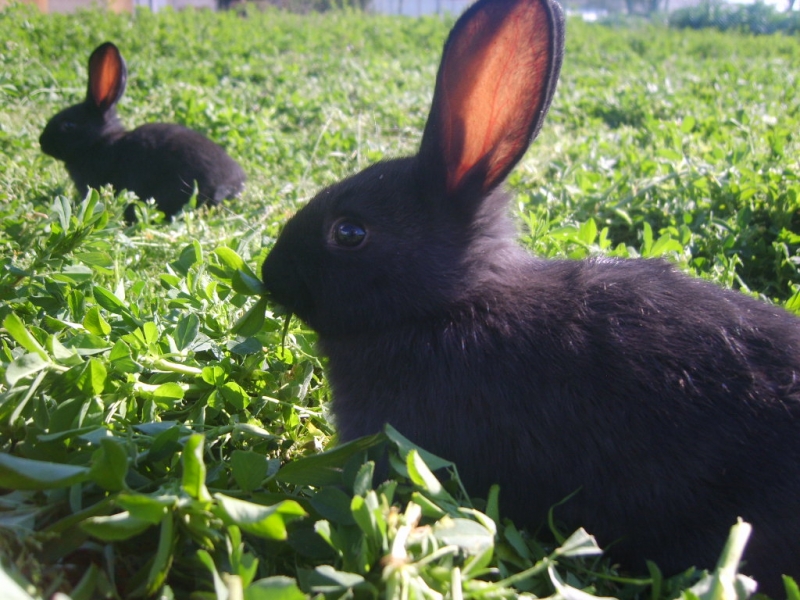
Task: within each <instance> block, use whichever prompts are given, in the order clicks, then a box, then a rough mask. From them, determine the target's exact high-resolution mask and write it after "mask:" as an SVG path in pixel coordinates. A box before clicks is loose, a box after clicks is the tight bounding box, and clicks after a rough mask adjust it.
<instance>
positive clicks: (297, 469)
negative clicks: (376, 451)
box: [275, 433, 386, 486]
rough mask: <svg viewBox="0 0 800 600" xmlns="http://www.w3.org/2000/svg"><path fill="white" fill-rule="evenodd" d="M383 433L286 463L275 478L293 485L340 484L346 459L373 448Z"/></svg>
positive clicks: (378, 442)
mask: <svg viewBox="0 0 800 600" xmlns="http://www.w3.org/2000/svg"><path fill="white" fill-rule="evenodd" d="M385 439H386V438H385V436H384V435H383V434H380V433H378V434H375V435H371V436H368V437H363V438H359V439H357V440H353V441H352V442H347V443H346V444H342V445H341V446H338V447H336V448H334V449H333V450H329V451H327V452H321V453H320V454H312V455H310V456H305V457H303V458H300V459H297V460H294V461H292V462H289V463H286V464H285V465H284V466H283V468H281V470H280V471H278V473H277V475H275V479H276V480H278V481H281V482H283V483H291V484H294V485H313V486H324V485H341V483H342V469H343V468H344V465H345V464H346V463H347V461H348V459H349V458H350V457H351V456H353V455H354V454H356V453H358V452H363V451H364V450H367V449H368V448H373V447H375V446H377V445H378V444H380V443H381V442H383V441H384V440H385Z"/></svg>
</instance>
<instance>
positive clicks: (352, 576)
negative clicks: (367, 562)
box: [298, 565, 378, 597]
mask: <svg viewBox="0 0 800 600" xmlns="http://www.w3.org/2000/svg"><path fill="white" fill-rule="evenodd" d="M298 574H299V575H300V582H301V585H302V587H303V589H307V590H311V591H312V592H314V593H318V594H325V595H326V596H327V595H329V594H330V595H331V596H332V597H339V596H340V595H341V594H342V593H345V592H349V591H350V590H358V591H362V592H364V593H366V594H369V595H371V596H377V593H378V590H376V589H375V587H374V586H373V585H372V584H371V583H369V582H368V581H367V580H366V579H364V577H362V576H361V575H358V574H357V573H347V572H344V571H337V570H336V569H334V568H333V567H331V566H329V565H323V566H321V567H317V568H316V569H314V570H313V571H309V570H306V569H299V570H298Z"/></svg>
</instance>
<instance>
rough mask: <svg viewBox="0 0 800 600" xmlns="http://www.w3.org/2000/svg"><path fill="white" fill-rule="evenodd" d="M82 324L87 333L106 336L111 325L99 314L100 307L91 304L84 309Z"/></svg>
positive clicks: (109, 331)
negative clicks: (88, 307)
mask: <svg viewBox="0 0 800 600" xmlns="http://www.w3.org/2000/svg"><path fill="white" fill-rule="evenodd" d="M83 326H84V327H85V328H86V330H87V331H88V332H89V333H93V334H94V335H98V336H107V335H108V334H109V333H111V325H109V324H108V322H107V321H106V320H105V319H104V318H103V317H102V316H101V315H100V309H99V308H98V307H96V306H93V307H92V308H90V309H89V310H88V311H86V316H85V317H84V318H83Z"/></svg>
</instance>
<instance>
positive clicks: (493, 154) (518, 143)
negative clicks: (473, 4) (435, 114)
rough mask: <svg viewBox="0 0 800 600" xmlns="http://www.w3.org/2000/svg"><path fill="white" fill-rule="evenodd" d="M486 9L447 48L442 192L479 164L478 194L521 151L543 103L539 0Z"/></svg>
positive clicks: (544, 49) (545, 71)
mask: <svg viewBox="0 0 800 600" xmlns="http://www.w3.org/2000/svg"><path fill="white" fill-rule="evenodd" d="M507 4H509V2H508V0H498V1H496V2H494V3H491V2H489V3H486V6H485V8H484V10H482V11H480V12H478V13H476V14H475V15H474V16H473V18H472V19H471V20H470V21H468V22H467V23H465V24H464V25H465V26H464V28H463V30H462V31H460V32H458V35H457V37H456V38H455V39H454V40H453V42H452V43H451V47H449V48H448V49H447V53H446V56H445V58H444V63H443V64H442V75H441V80H440V82H439V84H440V86H441V90H440V91H441V93H442V98H441V100H442V102H441V106H440V109H441V112H440V114H439V118H440V120H441V121H440V124H441V130H440V131H441V133H442V142H443V147H442V150H443V151H444V154H445V160H446V162H447V189H448V191H454V190H456V189H457V188H458V187H459V185H460V184H461V183H462V180H463V178H464V176H465V175H466V174H467V173H469V171H470V169H472V168H473V167H474V166H475V165H476V164H478V163H479V162H480V161H486V162H485V163H484V164H485V168H486V169H487V171H486V179H485V184H484V191H486V190H488V189H490V188H491V187H493V186H494V185H496V184H497V183H499V180H498V178H502V177H503V176H505V174H506V173H507V172H508V170H509V169H510V168H511V167H512V166H513V164H514V162H516V160H518V159H519V156H520V155H521V153H522V152H524V151H525V149H526V148H527V146H528V144H529V142H530V135H531V132H532V127H533V123H534V121H535V120H536V119H537V118H538V115H539V112H540V111H541V110H542V109H543V108H544V106H543V105H544V103H545V102H546V93H545V88H546V87H547V86H548V84H549V77H550V70H551V52H552V48H553V40H552V35H553V32H552V31H551V23H550V18H549V15H548V14H547V13H546V10H545V8H544V7H543V4H542V3H541V2H540V1H539V0H523V1H518V2H516V3H515V4H514V5H513V6H512V7H511V8H510V9H508V8H506V7H505V6H502V5H507Z"/></svg>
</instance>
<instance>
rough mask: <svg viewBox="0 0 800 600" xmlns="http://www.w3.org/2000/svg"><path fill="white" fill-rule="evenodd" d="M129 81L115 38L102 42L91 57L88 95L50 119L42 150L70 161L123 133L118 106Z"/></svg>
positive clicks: (41, 139)
mask: <svg viewBox="0 0 800 600" xmlns="http://www.w3.org/2000/svg"><path fill="white" fill-rule="evenodd" d="M126 81H127V68H126V67H125V61H124V60H123V58H122V55H121V54H120V52H119V50H118V49H117V47H116V46H115V45H114V44H112V43H111V42H106V43H104V44H101V45H100V46H98V47H97V48H96V49H95V50H94V52H92V55H91V56H90V57H89V85H88V88H87V91H86V99H85V100H84V101H83V102H81V103H80V104H76V105H74V106H70V107H69V108H67V109H65V110H62V111H61V112H59V113H58V114H56V115H55V116H54V117H52V118H51V119H50V121H48V123H47V125H46V126H45V128H44V131H43V132H42V135H41V136H40V138H39V143H40V145H41V148H42V152H44V153H45V154H48V155H50V156H52V157H54V158H57V159H59V160H62V161H65V162H68V163H69V162H72V161H74V160H76V159H79V158H80V157H81V156H83V155H85V154H86V152H87V150H89V149H90V148H92V147H94V146H96V145H97V144H99V143H100V144H102V143H110V142H112V141H113V140H114V139H115V138H117V137H119V136H120V135H122V134H123V133H124V129H123V127H122V124H121V123H120V121H119V119H118V118H117V114H116V110H115V106H116V104H117V102H118V101H119V99H120V98H121V97H122V94H123V93H124V91H125V83H126Z"/></svg>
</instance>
